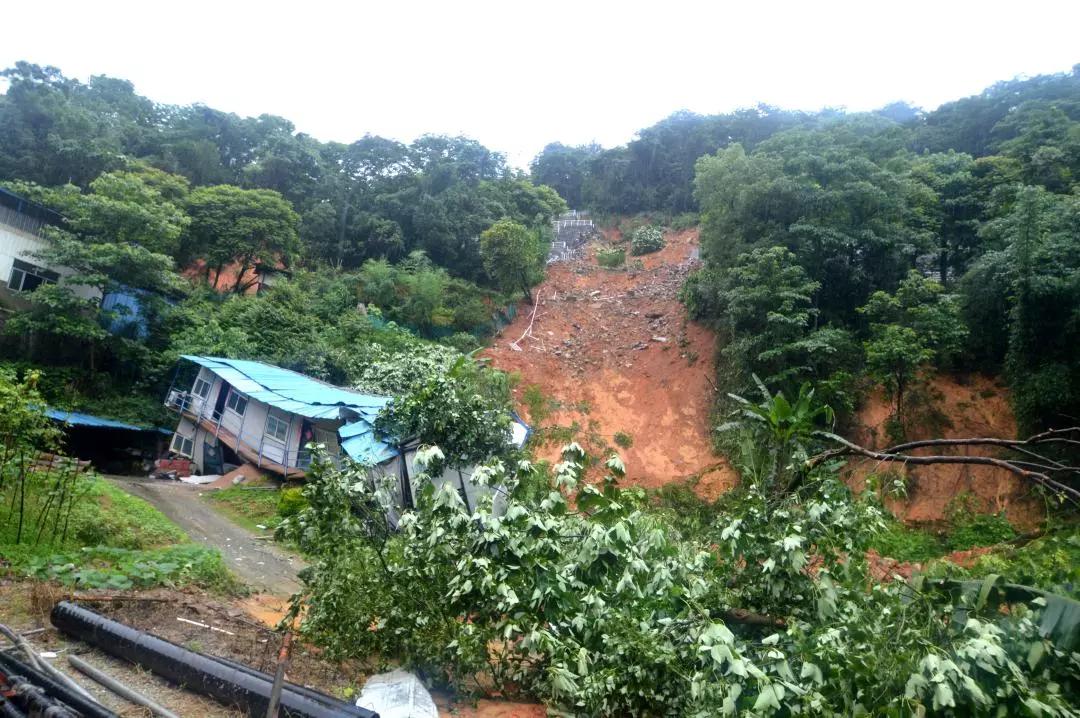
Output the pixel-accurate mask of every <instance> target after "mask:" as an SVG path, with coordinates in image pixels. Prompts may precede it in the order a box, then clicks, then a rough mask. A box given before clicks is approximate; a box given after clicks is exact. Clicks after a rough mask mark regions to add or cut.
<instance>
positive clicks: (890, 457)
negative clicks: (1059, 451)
mask: <svg viewBox="0 0 1080 718" xmlns="http://www.w3.org/2000/svg"><path fill="white" fill-rule="evenodd" d="M1073 431H1077V429H1076V428H1072V429H1060V430H1053V431H1049V432H1043V434H1039V435H1036V437H1032V438H1031V439H1027V440H1023V441H1020V440H1017V441H1013V440H1009V439H927V440H925V441H912V442H908V443H906V444H899V445H897V446H894V447H890V448H889V449H886V450H885V451H874V450H873V449H867V448H866V447H864V446H859V445H858V444H855V443H852V442H850V441H848V440H847V439H845V438H843V437H841V436H837V435H836V434H823V436H825V437H826V438H828V439H829V440H830V441H834V442H836V443H838V444H840V448H837V449H830V450H828V451H823V452H821V453H820V454H817V455H816V456H812V457H810V459H808V460H807V462H806V466H807V468H813V467H815V466H818V465H819V464H821V463H822V462H824V461H827V460H829V459H832V458H839V457H841V456H864V457H866V458H868V459H874V460H876V461H887V462H893V463H901V464H905V465H908V464H910V465H915V466H929V465H934V464H968V465H976V466H993V467H996V468H999V469H1003V470H1004V471H1008V472H1009V473H1011V474H1014V475H1016V476H1019V477H1020V478H1022V479H1024V480H1027V481H1032V482H1034V483H1036V484H1039V485H1041V486H1043V487H1045V488H1046V489H1048V490H1049V491H1052V492H1053V493H1055V494H1057V495H1058V496H1061V497H1062V498H1065V499H1068V500H1069V501H1072V502H1073V503H1075V504H1080V490H1077V489H1075V488H1073V487H1071V486H1068V485H1066V484H1063V483H1062V482H1060V481H1058V480H1056V479H1054V478H1051V476H1050V474H1052V473H1056V472H1062V471H1065V472H1067V473H1076V472H1075V471H1072V470H1071V467H1066V466H1063V465H1060V464H1058V465H1056V466H1055V465H1049V464H1046V463H1044V464H1032V463H1031V462H1018V461H1010V460H1008V459H998V458H995V457H991V456H956V455H951V456H915V455H912V454H906V453H903V452H904V451H907V450H910V449H914V448H923V447H928V446H935V447H937V446H978V445H983V446H991V445H995V446H996V445H1000V446H1005V447H1007V448H1015V447H1016V446H1024V445H1025V444H1030V443H1046V442H1050V441H1062V440H1066V441H1071V440H1068V439H1064V436H1063V434H1067V433H1070V432H1073ZM1032 453H1034V452H1032ZM1035 456H1036V457H1037V458H1039V459H1042V460H1043V461H1044V462H1050V460H1049V459H1046V458H1045V457H1042V456H1039V455H1038V454H1036V455H1035ZM1052 463H1053V464H1057V462H1052ZM1025 467H1031V468H1025Z"/></svg>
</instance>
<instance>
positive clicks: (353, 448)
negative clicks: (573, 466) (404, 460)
mask: <svg viewBox="0 0 1080 718" xmlns="http://www.w3.org/2000/svg"><path fill="white" fill-rule="evenodd" d="M183 358H184V359H187V360H189V361H192V362H195V363H196V364H198V365H199V366H202V367H205V368H207V369H209V370H210V371H212V372H213V373H214V374H216V375H217V376H219V377H221V378H222V379H224V380H225V381H227V382H229V384H231V385H232V386H233V387H234V388H235V389H236V390H237V391H239V392H242V393H244V394H246V395H248V396H249V397H251V398H252V399H255V400H256V401H261V402H263V403H265V404H269V405H271V406H273V407H276V408H278V409H281V410H282V411H286V412H289V413H292V414H299V415H300V416H306V417H308V418H310V419H326V420H347V417H345V416H343V415H342V413H341V410H342V409H348V410H351V411H353V412H355V413H357V414H359V416H360V418H359V419H356V420H353V421H350V422H349V423H347V424H345V425H344V426H341V427H340V428H338V437H339V438H340V439H341V448H342V450H344V451H345V453H346V454H348V455H349V456H351V457H352V458H354V459H356V460H357V461H360V462H364V463H369V464H381V463H382V462H384V461H387V460H388V459H392V458H394V457H395V456H397V455H398V450H397V448H396V447H395V446H394V445H393V444H389V443H387V442H385V441H382V440H381V439H379V438H378V437H376V436H375V426H374V425H375V417H376V416H378V414H379V412H380V411H381V410H382V408H383V407H384V406H386V404H387V403H388V402H389V401H390V398H389V397H385V396H378V395H376V394H364V393H362V392H359V391H353V390H351V389H342V388H341V387H337V386H334V385H332V384H327V383H325V382H322V381H319V380H318V379H312V378H311V377H309V376H304V375H303V374H300V373H299V372H295V371H290V370H289V369H282V368H281V367H276V366H273V365H272V364H264V363H263V362H259V361H250V360H246V359H223V358H221V357H203V356H195V355H191V354H184V355H183ZM513 420H514V421H513V424H512V435H513V436H512V441H513V443H514V445H515V446H518V447H521V446H522V445H524V443H525V441H526V440H528V437H529V434H530V433H532V429H531V428H530V427H529V426H528V425H527V424H525V422H523V421H521V419H520V418H519V417H518V416H517V415H516V414H514V415H513Z"/></svg>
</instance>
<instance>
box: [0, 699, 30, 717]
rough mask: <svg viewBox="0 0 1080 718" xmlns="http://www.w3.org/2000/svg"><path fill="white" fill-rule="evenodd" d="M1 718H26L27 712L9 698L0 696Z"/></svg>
mask: <svg viewBox="0 0 1080 718" xmlns="http://www.w3.org/2000/svg"><path fill="white" fill-rule="evenodd" d="M0 718H26V714H25V713H23V712H22V711H21V710H19V708H18V707H17V706H16V705H15V704H14V703H12V702H11V701H9V700H8V699H7V698H4V697H3V696H0Z"/></svg>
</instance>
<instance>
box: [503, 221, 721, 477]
mask: <svg viewBox="0 0 1080 718" xmlns="http://www.w3.org/2000/svg"><path fill="white" fill-rule="evenodd" d="M609 238H610V237H609ZM665 239H666V240H667V245H666V247H665V248H664V249H663V250H661V251H660V252H657V253H655V254H650V255H646V256H644V257H641V258H640V259H641V262H642V264H643V265H644V267H643V268H642V269H633V268H632V266H633V264H634V260H635V258H633V257H628V258H627V259H628V263H627V264H628V268H627V269H626V270H607V269H604V268H602V267H600V266H598V265H597V263H596V261H595V259H594V257H593V251H594V250H595V247H590V248H588V250H587V253H586V254H587V256H586V257H585V258H584V259H581V260H577V261H571V262H562V263H558V264H554V265H551V266H549V267H548V272H547V278H546V279H545V280H544V282H543V283H542V284H541V285H540V286H539V287H538V288H537V289H536V292H535V296H536V297H537V301H538V302H539V305H538V307H537V313H536V319H535V322H534V324H533V327H532V331H531V335H530V336H528V337H526V338H524V339H522V340H521V341H520V342H519V343H518V346H520V348H521V351H515V350H514V349H513V348H512V347H511V344H512V343H513V342H514V341H515V340H517V339H518V338H519V337H521V336H522V334H523V333H524V332H525V330H526V328H527V327H528V325H529V319H530V314H531V309H532V307H531V306H529V305H527V304H524V303H523V304H522V305H520V306H519V307H518V310H519V314H518V316H517V319H516V320H515V321H514V322H513V323H512V324H511V325H510V326H508V327H506V328H505V329H504V330H503V331H502V333H501V334H500V335H499V336H497V337H496V338H495V340H494V342H493V344H492V346H491V347H490V348H488V349H487V350H485V352H484V356H486V357H488V358H490V359H491V360H492V363H493V364H494V366H496V367H497V368H499V369H502V370H504V371H508V372H519V373H520V375H521V382H520V384H519V385H518V388H517V389H516V390H515V399H517V400H518V402H519V404H520V400H521V396H522V392H523V390H524V388H525V387H527V386H529V385H531V384H536V385H539V386H540V387H541V389H542V391H543V393H544V394H545V395H546V396H547V397H549V398H551V399H554V400H556V401H558V402H559V404H560V405H561V408H559V409H558V410H557V411H556V412H555V413H554V414H553V416H552V417H550V418H549V419H548V420H547V422H546V423H548V424H557V425H560V426H568V425H570V424H571V423H572V422H575V421H576V422H577V423H578V424H579V425H580V426H581V427H582V429H583V434H584V433H587V432H588V430H589V426H590V422H595V424H593V428H594V429H595V431H596V432H597V433H598V434H599V435H600V437H601V439H602V440H603V441H605V442H606V443H607V444H610V445H612V446H614V445H615V442H614V435H615V434H616V433H617V432H625V433H627V434H629V435H630V436H631V438H632V440H633V445H632V447H631V448H630V449H618V451H619V453H620V454H621V456H622V457H623V460H624V462H625V463H626V466H627V471H628V474H627V482H628V483H630V484H634V485H638V486H646V487H652V488H655V487H658V486H661V485H663V484H665V483H668V482H671V481H675V480H679V479H686V478H688V477H697V476H700V477H701V479H700V481H699V482H698V484H697V490H698V492H699V493H700V494H701V495H703V496H705V497H709V498H712V497H715V496H717V495H718V494H719V493H720V492H722V491H723V490H724V489H726V488H729V487H730V486H731V485H732V484H733V482H734V473H733V472H732V471H731V469H730V468H729V467H728V465H727V464H726V463H725V462H724V461H723V460H722V459H721V458H719V457H717V456H716V455H715V454H714V453H713V452H712V448H711V446H712V442H711V439H710V436H709V412H710V409H711V407H712V404H713V399H714V389H713V385H712V382H711V376H712V372H713V366H714V352H715V337H714V336H713V334H712V333H711V332H710V331H709V330H708V329H706V328H705V327H703V326H701V325H698V324H696V323H694V322H691V321H689V320H688V319H687V316H686V309H685V308H684V307H683V306H682V305H681V304H680V302H679V300H678V293H679V289H680V287H681V286H682V283H683V281H684V279H685V278H686V274H687V273H688V272H689V271H690V269H691V268H692V267H693V265H694V264H695V260H694V257H696V255H697V252H696V249H697V232H696V231H695V230H691V231H686V232H680V233H677V234H669V235H668V236H666V237H665ZM519 409H520V410H521V411H522V415H523V416H527V414H526V413H524V411H525V410H524V407H520V406H519ZM580 440H581V439H579V441H580ZM540 453H541V455H542V456H543V458H554V457H555V456H556V455H557V453H558V447H557V446H555V447H548V448H547V449H546V450H542V451H541V452H540Z"/></svg>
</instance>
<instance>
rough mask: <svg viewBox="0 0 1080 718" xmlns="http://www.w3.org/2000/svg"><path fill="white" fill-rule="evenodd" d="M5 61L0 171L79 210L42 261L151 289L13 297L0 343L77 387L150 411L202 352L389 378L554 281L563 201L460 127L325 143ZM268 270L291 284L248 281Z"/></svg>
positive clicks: (117, 405) (327, 373)
mask: <svg viewBox="0 0 1080 718" xmlns="http://www.w3.org/2000/svg"><path fill="white" fill-rule="evenodd" d="M2 77H3V79H4V80H5V81H6V83H7V91H6V93H5V94H3V95H0V127H2V128H3V132H0V183H2V184H3V186H5V187H7V188H8V189H9V190H12V191H14V192H16V193H17V194H18V195H20V196H22V197H25V198H29V199H31V200H33V201H36V202H39V203H41V204H43V205H45V206H47V207H49V208H51V209H54V210H56V211H57V212H59V213H60V215H62V216H63V218H64V219H63V222H62V223H60V224H58V226H52V227H47V228H46V229H45V232H46V233H47V234H48V236H49V238H50V240H51V241H50V248H49V250H48V252H47V256H46V257H43V258H42V259H43V261H44V262H45V263H47V264H48V265H50V266H52V265H58V266H65V267H70V268H72V269H74V270H76V275H77V278H78V283H82V284H84V285H90V286H92V287H94V288H96V289H97V290H99V292H100V293H101V294H109V293H113V292H124V293H127V294H132V293H135V294H137V295H138V296H139V297H140V305H141V313H142V315H143V318H142V321H141V322H132V321H125V320H131V319H132V317H130V316H123V315H122V312H120V311H117V310H114V311H113V312H111V314H110V313H108V312H106V313H105V314H109V316H102V313H100V312H97V311H96V309H95V307H94V306H93V303H92V302H90V301H88V300H86V299H84V298H81V297H80V296H78V295H77V294H76V292H75V291H73V289H74V286H75V284H76V282H75V279H74V278H72V279H68V280H62V281H61V282H60V283H59V284H58V285H47V286H43V287H41V288H40V289H39V290H38V291H36V292H34V293H33V294H31V295H28V299H29V300H30V307H29V308H26V307H23V306H22V305H20V306H18V307H16V309H17V311H16V312H15V313H14V315H13V316H11V317H10V318H9V319H8V321H7V322H6V325H5V330H4V335H5V336H4V341H3V347H4V349H3V351H4V353H5V354H6V356H7V358H8V359H9V360H12V361H19V362H32V363H35V364H39V365H46V366H49V367H51V370H50V371H48V372H47V373H46V377H45V380H44V381H45V384H44V386H43V389H44V391H45V392H46V394H47V398H49V399H50V400H51V401H54V402H58V403H61V404H71V403H76V404H79V405H82V406H87V407H90V408H97V409H98V410H103V409H104V406H105V405H106V404H107V405H108V406H109V407H110V409H111V411H110V413H111V414H113V415H115V414H117V413H119V414H121V415H124V416H128V417H131V418H140V417H141V418H144V419H147V420H148V419H150V418H152V416H153V409H152V405H153V404H154V403H156V402H155V399H160V392H161V391H162V390H163V386H164V385H165V384H167V380H166V372H167V370H168V368H169V367H170V366H171V365H172V364H173V363H174V361H175V357H176V355H177V354H178V353H181V352H185V351H191V352H204V353H214V354H223V355H228V356H237V357H251V358H259V359H263V360H266V361H271V362H276V363H279V364H282V365H285V366H288V367H291V368H295V369H298V370H301V371H306V372H308V373H311V374H314V375H316V376H320V377H325V378H327V379H331V380H334V381H338V382H353V383H355V382H367V383H368V385H369V388H371V389H385V388H386V387H383V386H379V382H378V381H375V380H373V379H372V378H371V376H370V373H371V371H372V369H371V367H372V366H373V365H375V364H377V361H375V360H379V361H383V360H385V361H388V362H390V363H392V361H391V360H390V359H389V357H392V356H396V355H398V354H400V353H402V352H405V351H408V352H412V353H416V352H429V353H430V352H434V353H435V355H437V357H438V359H439V362H440V365H442V364H441V363H445V361H449V358H450V357H452V356H453V355H454V348H456V349H459V350H471V349H473V348H475V347H476V346H478V344H479V338H480V337H483V336H484V335H485V334H487V333H489V332H490V331H491V329H492V326H493V324H492V322H493V316H494V315H495V314H496V313H497V312H498V311H499V310H500V309H502V308H505V307H506V306H507V305H508V304H509V303H510V302H511V301H512V300H513V298H514V295H516V294H520V292H521V291H522V289H523V288H524V289H527V288H528V285H529V284H530V283H531V282H535V281H537V280H538V278H539V276H540V269H541V267H542V265H543V257H544V256H545V253H546V242H547V241H548V238H547V234H548V227H549V223H550V220H551V218H552V216H553V215H555V214H556V213H558V212H560V211H562V210H563V209H565V207H566V205H565V203H564V202H563V201H562V199H560V198H559V196H558V195H557V194H556V193H555V192H554V191H553V190H551V189H550V188H547V187H543V186H536V185H534V184H533V183H532V182H531V181H530V180H529V178H528V177H527V176H526V175H523V174H522V173H521V172H518V171H515V170H513V169H511V168H509V167H508V166H507V165H506V162H505V159H504V158H503V156H502V155H501V154H499V153H498V152H495V151H492V150H490V149H488V148H486V147H484V146H482V145H480V144H479V143H478V142H476V141H474V140H471V139H468V138H464V137H445V136H434V135H430V136H424V137H421V138H419V139H417V140H416V141H415V142H413V143H411V144H408V145H406V144H402V143H400V142H396V141H393V140H388V139H385V138H382V137H375V136H371V135H365V136H363V137H361V138H360V139H358V140H357V141H356V142H353V143H351V144H341V143H334V142H319V141H317V140H315V139H313V138H311V137H309V136H307V135H305V134H303V133H298V132H296V131H295V128H294V127H293V125H292V124H291V123H290V122H289V121H288V120H286V119H284V118H281V117H273V116H270V115H262V116H260V117H257V118H252V117H248V118H242V117H238V116H236V115H232V114H228V113H225V112H220V111H218V110H214V109H212V108H209V107H205V106H201V105H192V106H183V107H180V106H170V105H161V104H158V103H155V102H154V101H153V100H152V99H151V98H147V97H143V96H141V95H139V94H137V93H136V92H135V90H134V88H133V86H132V85H131V83H129V82H127V81H125V80H122V79H116V78H109V77H102V76H96V77H93V78H91V79H90V80H89V82H86V83H83V82H80V81H77V80H73V79H70V78H67V77H65V76H64V75H63V74H62V73H61V72H60V70H58V69H56V68H52V67H39V66H36V65H30V64H26V63H19V64H18V65H16V66H15V67H13V68H9V69H7V70H4V71H3V73H2ZM360 132H361V130H358V134H360ZM500 220H504V223H503V224H502V225H501V228H500V230H499V231H498V232H495V233H493V234H492V239H491V240H490V241H488V242H487V244H486V245H485V246H486V250H485V249H484V247H482V243H481V241H480V236H481V234H482V233H484V232H485V231H486V230H488V229H489V228H491V227H492V225H493V224H495V223H496V222H497V221H500ZM485 251H487V253H488V254H489V255H490V256H484V252H485ZM508 267H509V270H511V271H508ZM256 268H259V269H260V271H261V270H269V271H274V270H281V271H280V272H277V274H276V277H277V280H278V281H276V282H275V284H274V288H273V289H272V290H269V291H267V292H265V293H261V294H260V295H259V296H244V292H245V291H246V290H250V289H252V288H253V285H254V283H255V277H256V275H255V274H254V270H255V269H256ZM282 272H284V274H282ZM182 273H185V274H186V275H187V277H183V276H182ZM290 277H291V279H290ZM189 279H190V280H194V281H189ZM215 290H216V291H215ZM387 322H392V323H391V324H389V325H387ZM118 323H119V324H127V325H129V326H128V328H127V330H126V331H121V332H120V333H119V335H116V333H115V332H114V333H113V334H110V332H109V331H108V327H109V326H110V325H112V326H113V328H114V329H115V327H116V326H117V324H118ZM140 324H141V326H140ZM396 327H402V328H403V330H398V329H397V328H396ZM404 329H407V330H408V331H404ZM417 335H418V336H419V337H425V338H441V339H444V341H445V342H446V343H447V344H448V345H449V346H448V347H447V348H446V351H442V350H441V349H440V348H439V347H431V348H428V345H420V344H418V343H417V342H416V341H415V339H414V337H415V336H417ZM418 346H422V347H423V348H422V349H417V348H416V347H418ZM406 348H408V349H406ZM365 372H367V374H365ZM129 387H131V388H134V389H135V393H134V396H135V397H136V398H132V396H133V395H132V393H131V392H130V391H128V388H129ZM113 396H118V397H124V398H125V399H123V400H119V401H113V400H111V399H104V398H103V397H113ZM137 397H142V398H143V399H146V401H140V400H139V399H138V398H137ZM128 399H130V401H129V400H128Z"/></svg>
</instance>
